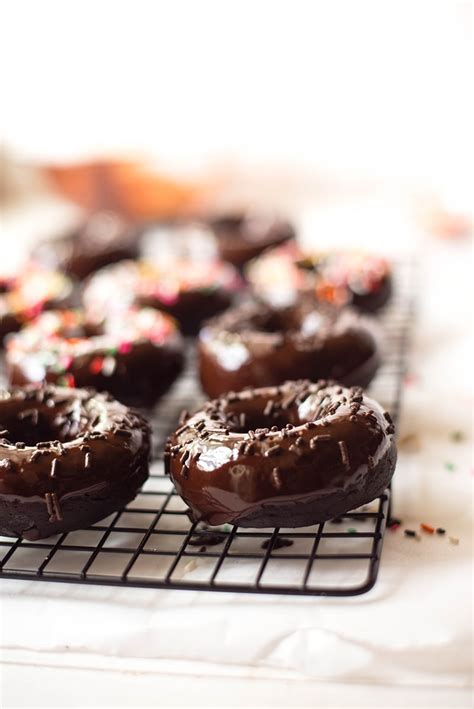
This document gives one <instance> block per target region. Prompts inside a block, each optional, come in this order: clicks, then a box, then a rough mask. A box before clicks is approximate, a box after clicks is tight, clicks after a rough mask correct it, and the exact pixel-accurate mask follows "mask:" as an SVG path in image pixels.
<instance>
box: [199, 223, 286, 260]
mask: <svg viewBox="0 0 474 709" xmlns="http://www.w3.org/2000/svg"><path fill="white" fill-rule="evenodd" d="M209 225H210V227H211V228H212V230H213V232H214V234H215V236H216V239H217V244H218V249H219V254H220V257H221V258H222V259H224V261H229V262H230V263H232V264H233V265H234V266H236V267H237V268H239V269H240V268H242V267H243V266H244V265H245V264H246V263H247V261H250V259H253V258H255V257H256V256H258V255H259V254H261V253H262V252H263V251H265V250H266V249H269V248H272V247H274V246H278V245H279V244H283V243H285V242H287V241H291V240H292V239H294V238H295V230H294V228H293V227H292V225H291V224H290V223H289V222H287V221H285V220H283V219H279V218H278V217H275V216H271V215H265V214H258V213H257V214H252V213H245V212H240V213H229V214H223V215H221V216H218V217H215V218H214V219H211V220H210V221H209Z"/></svg>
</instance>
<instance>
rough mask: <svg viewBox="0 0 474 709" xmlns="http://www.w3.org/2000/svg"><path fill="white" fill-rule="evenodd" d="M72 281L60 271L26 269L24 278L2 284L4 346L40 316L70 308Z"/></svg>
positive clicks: (0, 326)
mask: <svg viewBox="0 0 474 709" xmlns="http://www.w3.org/2000/svg"><path fill="white" fill-rule="evenodd" d="M73 297H74V289H73V283H72V281H71V280H70V279H69V278H67V277H66V276H64V275H63V274H61V273H59V272H58V271H45V270H43V269H41V268H36V267H34V266H28V267H26V268H25V269H24V270H23V271H22V273H21V274H20V275H17V276H15V277H12V278H8V279H2V280H1V282H0V344H2V343H3V341H4V338H5V337H6V335H8V334H9V333H11V332H18V330H19V329H20V328H21V327H22V326H23V325H24V324H25V323H26V322H28V321H29V320H31V319H32V318H34V317H36V316H37V315H38V313H40V312H41V311H43V310H48V309H49V308H59V307H66V306H70V305H71V304H72V302H73Z"/></svg>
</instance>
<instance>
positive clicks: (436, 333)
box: [0, 204, 474, 707]
mask: <svg viewBox="0 0 474 709" xmlns="http://www.w3.org/2000/svg"><path fill="white" fill-rule="evenodd" d="M366 207H367V212H366V214H367V215H368V214H369V213H370V215H371V216H370V219H369V218H368V219H367V220H366V221H365V222H364V217H363V216H362V217H361V214H362V215H363V209H362V211H361V210H357V211H358V215H359V217H358V218H359V219H362V222H361V223H360V224H359V233H361V230H362V229H363V227H367V228H366V235H367V239H366V241H367V243H368V244H369V245H373V244H374V243H376V241H377V235H378V236H380V233H382V231H381V230H382V229H383V230H384V231H385V235H386V240H387V241H386V244H387V248H389V249H393V250H397V249H398V248H400V247H401V246H402V247H403V248H405V249H406V248H411V247H413V246H414V248H415V250H416V251H417V252H418V253H419V255H420V257H421V270H420V280H419V295H420V302H419V311H418V321H417V326H416V332H415V336H414V342H413V348H412V358H411V367H410V372H411V374H412V377H411V382H410V384H409V385H407V386H406V391H405V401H404V408H403V416H402V423H401V431H400V436H401V439H402V441H403V440H404V439H405V438H406V436H408V435H410V436H412V438H411V440H410V441H409V442H408V443H407V444H406V445H403V446H402V447H401V450H400V459H399V464H398V469H397V474H396V478H395V482H394V494H395V509H394V514H396V515H397V516H399V517H401V518H402V520H403V522H404V526H407V527H411V528H418V525H419V523H420V522H428V523H431V524H433V525H434V526H440V527H444V528H445V529H446V530H447V532H448V534H447V535H446V537H444V538H441V537H439V536H433V537H431V536H429V535H422V539H421V541H419V542H417V541H415V540H411V539H408V538H405V537H404V536H403V534H402V533H401V531H400V530H398V531H397V532H390V531H389V532H387V535H386V540H385V546H384V551H383V557H382V563H381V567H380V574H379V580H378V582H377V585H376V587H375V588H374V589H373V590H372V591H371V592H370V593H368V594H366V595H364V596H361V597H355V598H346V599H336V598H314V599H311V598H302V599H296V598H291V597H274V596H268V597H257V598H256V597H252V596H244V595H238V596H237V595H233V594H215V595H214V594H204V593H198V592H179V591H173V592H172V591H153V590H143V589H125V590H122V589H111V588H103V587H84V586H71V585H61V584H44V583H43V584H42V583H37V582H19V581H14V580H5V581H3V583H2V585H1V589H0V620H1V644H2V670H1V675H0V677H1V691H2V695H1V696H2V701H3V705H4V706H141V705H143V706H167V705H170V706H221V707H222V706H234V705H235V706H288V707H289V706H291V707H293V706H446V707H448V706H449V707H456V706H470V705H471V701H472V694H471V689H470V687H471V678H472V590H473V589H472V554H471V543H472V497H471V492H472V482H473V479H474V478H473V474H472V473H473V469H472V461H471V446H472V430H471V418H470V417H471V409H472V388H471V381H472V377H471V369H472V351H471V344H472V343H471V342H470V340H469V335H468V333H469V327H470V326H469V322H470V308H471V306H470V302H469V298H468V294H469V293H471V295H472V285H471V280H472V272H471V258H472V254H471V246H470V244H469V243H467V242H465V241H464V242H457V243H456V242H443V241H436V240H434V239H430V240H427V239H426V238H424V237H422V236H420V234H419V233H418V232H417V234H416V239H414V240H413V239H412V236H413V234H414V231H413V228H412V226H410V227H409V226H408V222H406V221H404V218H401V217H400V214H399V211H398V208H395V207H393V205H387V204H384V205H383V206H381V207H380V208H379V207H377V208H375V209H370V205H369V206H367V205H365V207H364V209H365V208H366ZM333 216H334V215H332V216H331V214H330V210H329V211H326V212H324V213H319V214H318V213H317V214H308V215H306V216H305V221H304V229H305V233H306V234H307V233H308V224H311V225H312V226H311V229H310V231H312V228H313V227H314V228H316V229H317V230H318V227H321V225H324V226H325V227H326V233H330V231H328V229H327V227H328V224H330V223H333V227H334V232H338V233H339V232H340V231H341V223H339V222H338V220H337V219H336V220H335V222H334V219H332V217H333ZM346 218H349V216H348V215H347V214H346ZM331 219H332V222H331ZM7 226H8V228H9V229H10V230H11V233H16V231H15V229H16V228H17V227H16V226H12V223H9V224H8V225H7ZM369 227H370V228H369ZM22 228H24V226H23V227H22ZM22 228H20V227H18V229H19V231H18V233H20V232H21V231H22ZM320 233H321V232H320ZM379 246H380V244H379ZM384 247H385V244H384ZM455 431H462V432H463V434H464V439H463V440H462V441H460V442H455V441H453V440H452V439H451V434H452V433H453V432H455ZM445 463H453V464H454V470H452V471H450V470H448V469H447V468H446V466H445ZM448 536H454V537H456V538H458V539H459V544H457V545H454V544H451V543H450V542H449V539H448Z"/></svg>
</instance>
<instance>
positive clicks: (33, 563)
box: [0, 263, 414, 596]
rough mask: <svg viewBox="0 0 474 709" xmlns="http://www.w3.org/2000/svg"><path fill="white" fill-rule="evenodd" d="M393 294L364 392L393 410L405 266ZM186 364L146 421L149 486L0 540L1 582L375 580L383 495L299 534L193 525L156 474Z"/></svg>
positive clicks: (246, 588) (329, 584)
mask: <svg viewBox="0 0 474 709" xmlns="http://www.w3.org/2000/svg"><path fill="white" fill-rule="evenodd" d="M394 271H395V274H394V277H395V288H394V290H395V295H394V297H393V299H392V302H391V304H390V306H389V307H388V308H386V310H385V311H384V313H383V315H382V316H381V317H380V321H381V325H382V328H383V330H384V333H385V350H386V352H385V363H384V365H383V367H382V368H381V369H380V372H379V373H378V375H377V377H376V380H375V381H374V383H373V385H372V386H371V388H370V393H371V394H372V395H373V396H374V397H375V398H377V399H378V400H379V401H380V402H381V403H382V404H383V405H384V406H385V408H386V409H388V410H389V411H390V413H391V414H392V417H393V418H394V420H395V422H396V421H397V420H398V417H399V412H400V400H401V393H402V386H403V378H404V375H405V371H406V363H407V352H408V342H409V336H410V329H411V324H412V321H413V282H414V277H413V264H411V263H400V264H396V266H395V269H394ZM201 398H202V395H201V394H200V393H199V389H198V386H197V384H196V378H195V375H194V365H193V363H191V364H190V366H189V367H188V369H187V371H186V372H185V373H184V374H183V376H182V377H181V379H180V380H179V381H178V382H177V384H176V385H175V387H174V388H173V390H172V391H171V392H170V393H169V395H168V396H167V397H166V398H165V399H164V400H163V401H162V402H161V404H160V406H159V407H158V408H157V410H156V412H155V414H154V417H153V421H152V424H153V429H154V460H153V463H152V466H151V475H150V478H149V480H148V481H147V482H146V483H145V485H144V486H143V489H142V490H141V492H140V493H139V494H138V496H137V498H136V499H135V500H134V501H133V502H131V503H130V504H129V505H128V506H127V507H126V508H124V509H123V510H120V511H119V512H117V513H115V514H114V515H111V516H110V517H108V518H107V519H105V520H103V521H101V522H100V523H99V524H95V525H93V526H92V527H90V528H88V529H84V530H80V531H76V532H69V533H67V534H61V535H58V536H56V537H52V538H50V539H47V540H41V541H38V542H28V541H25V540H23V539H17V540H15V539H11V538H8V537H0V576H1V577H2V578H15V579H29V580H32V579H35V580H39V581H62V582H68V583H79V584H104V585H109V586H121V587H126V586H132V587H135V586H138V587H150V588H169V589H193V590H202V591H227V592H247V593H276V594H294V595H304V596H318V595H320V596H323V595H324V596H352V595H357V594H361V593H365V592H366V591H368V590H369V589H370V588H372V586H373V585H374V584H375V582H376V580H377V573H378V568H379V563H380V555H381V552H382V545H383V538H384V532H385V527H386V522H387V518H388V515H389V508H390V490H387V491H386V492H385V494H383V495H382V496H381V497H379V498H377V499H376V500H375V501H374V502H373V503H372V504H371V505H368V506H366V507H364V508H360V509H358V510H356V511H354V512H351V513H350V514H348V515H344V516H343V517H341V518H339V519H335V520H332V521H331V522H327V523H325V524H318V525H313V526H312V527H304V528H299V529H279V528H276V529H259V530H252V529H243V528H238V527H233V526H229V525H224V526H223V527H219V528H218V529H216V528H213V529H209V528H203V527H202V526H201V525H196V524H192V523H191V522H190V521H189V518H188V516H187V510H186V506H185V504H184V503H183V502H182V500H181V498H180V497H179V496H178V495H177V494H176V492H175V491H174V488H173V486H172V484H171V482H170V480H169V478H168V477H167V476H166V475H165V474H164V471H163V457H162V450H163V441H164V439H165V437H166V435H167V434H168V433H169V432H170V431H171V430H172V429H173V428H174V427H175V426H176V422H177V420H178V417H179V413H180V412H181V411H182V410H183V409H187V410H192V409H193V408H195V407H196V405H198V404H199V401H200V400H201Z"/></svg>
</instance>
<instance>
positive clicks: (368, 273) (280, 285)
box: [246, 244, 392, 312]
mask: <svg viewBox="0 0 474 709" xmlns="http://www.w3.org/2000/svg"><path fill="white" fill-rule="evenodd" d="M246 277H247V279H248V281H249V282H250V283H251V285H252V287H253V290H254V292H255V294H256V295H257V296H258V297H260V298H262V299H263V300H265V301H266V302H269V303H271V304H273V305H280V306H281V305H289V304H291V303H292V302H294V300H295V299H296V298H297V297H298V294H299V293H305V292H312V293H315V294H316V297H317V298H318V300H320V301H321V302H323V303H331V304H334V305H337V306H343V305H351V306H353V307H355V308H357V309H358V310H361V311H364V312H375V311H377V310H379V309H380V308H382V307H383V306H384V305H385V304H386V303H387V302H388V301H389V299H390V297H391V294H392V276H391V269H390V266H389V264H388V262H387V261H386V259H384V258H381V257H380V256H376V255H374V254H369V253H364V252H361V251H331V252H304V251H302V250H301V249H299V248H298V247H296V246H295V245H292V244H290V245H288V246H283V247H281V248H277V249H272V250H271V251H269V252H268V253H265V254H263V255H262V256H260V258H258V259H255V260H254V261H253V262H252V263H251V264H249V266H248V268H247V271H246Z"/></svg>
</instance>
